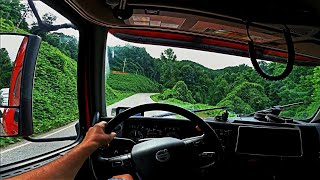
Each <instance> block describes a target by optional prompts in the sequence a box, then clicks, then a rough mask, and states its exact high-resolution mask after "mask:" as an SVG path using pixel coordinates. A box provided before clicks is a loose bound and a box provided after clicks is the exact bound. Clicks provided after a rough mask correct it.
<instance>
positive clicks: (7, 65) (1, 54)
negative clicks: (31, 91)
mask: <svg viewBox="0 0 320 180" xmlns="http://www.w3.org/2000/svg"><path fill="white" fill-rule="evenodd" d="M12 69H13V65H12V63H11V60H10V57H9V54H8V51H7V50H6V49H5V48H1V49H0V89H2V88H8V87H9V86H10V81H11V74H12Z"/></svg>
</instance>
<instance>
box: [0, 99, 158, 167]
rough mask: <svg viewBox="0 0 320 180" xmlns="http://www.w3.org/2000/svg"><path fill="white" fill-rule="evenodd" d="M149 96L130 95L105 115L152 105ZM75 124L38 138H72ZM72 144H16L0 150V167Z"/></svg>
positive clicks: (155, 113) (154, 113)
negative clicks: (119, 109)
mask: <svg viewBox="0 0 320 180" xmlns="http://www.w3.org/2000/svg"><path fill="white" fill-rule="evenodd" d="M150 95H152V94H151V93H139V94H135V95H132V96H130V97H128V98H126V99H123V100H122V101H119V102H117V103H115V104H112V105H111V106H109V107H108V108H107V113H108V115H111V110H112V108H115V107H120V106H121V107H133V106H137V105H140V104H145V103H152V102H154V101H153V100H152V99H151V98H150ZM161 113H164V112H161V111H151V112H146V113H145V116H152V115H157V114H161ZM75 123H76V122H74V123H71V124H68V125H67V126H64V127H61V128H59V129H55V130H53V131H51V132H49V133H47V134H43V135H41V136H39V137H43V138H44V137H46V138H53V137H66V136H74V135H76V131H75V128H74V125H75ZM39 137H38V138H39ZM72 142H73V141H60V142H47V143H43V142H42V143H32V142H29V141H22V142H19V143H17V144H14V145H11V146H8V147H6V148H1V149H0V165H5V164H9V163H13V162H17V161H20V160H24V159H27V158H31V157H35V156H37V155H41V154H43V153H46V152H50V151H52V150H55V149H58V148H61V147H63V146H66V145H68V144H71V143H72Z"/></svg>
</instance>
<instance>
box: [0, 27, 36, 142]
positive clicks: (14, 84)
mask: <svg viewBox="0 0 320 180" xmlns="http://www.w3.org/2000/svg"><path fill="white" fill-rule="evenodd" d="M40 42H41V38H40V37H39V36H35V35H21V34H14V33H0V111H1V113H0V122H1V125H0V136H2V137H3V136H5V137H7V136H30V135H32V134H33V122H32V89H33V79H34V71H35V65H36V59H37V55H38V51H39V47H40Z"/></svg>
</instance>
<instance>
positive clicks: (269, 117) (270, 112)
mask: <svg viewBox="0 0 320 180" xmlns="http://www.w3.org/2000/svg"><path fill="white" fill-rule="evenodd" d="M303 103H304V102H296V103H291V104H286V105H282V106H281V105H276V106H273V107H271V108H268V109H264V110H260V111H257V112H255V113H254V114H253V116H254V118H255V119H257V120H260V121H268V122H279V123H285V122H292V121H293V119H291V118H284V117H279V114H280V113H281V111H282V110H283V109H285V108H288V107H292V106H297V105H301V104H303Z"/></svg>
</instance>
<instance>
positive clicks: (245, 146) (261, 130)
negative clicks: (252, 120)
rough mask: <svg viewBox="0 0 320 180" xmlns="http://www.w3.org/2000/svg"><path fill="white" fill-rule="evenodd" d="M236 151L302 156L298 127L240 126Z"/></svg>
mask: <svg viewBox="0 0 320 180" xmlns="http://www.w3.org/2000/svg"><path fill="white" fill-rule="evenodd" d="M236 152H237V153H242V154H250V155H265V156H302V145H301V136H300V131H299V130H298V129H293V128H265V127H245V126H240V127H239V132H238V138H237V145H236Z"/></svg>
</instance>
